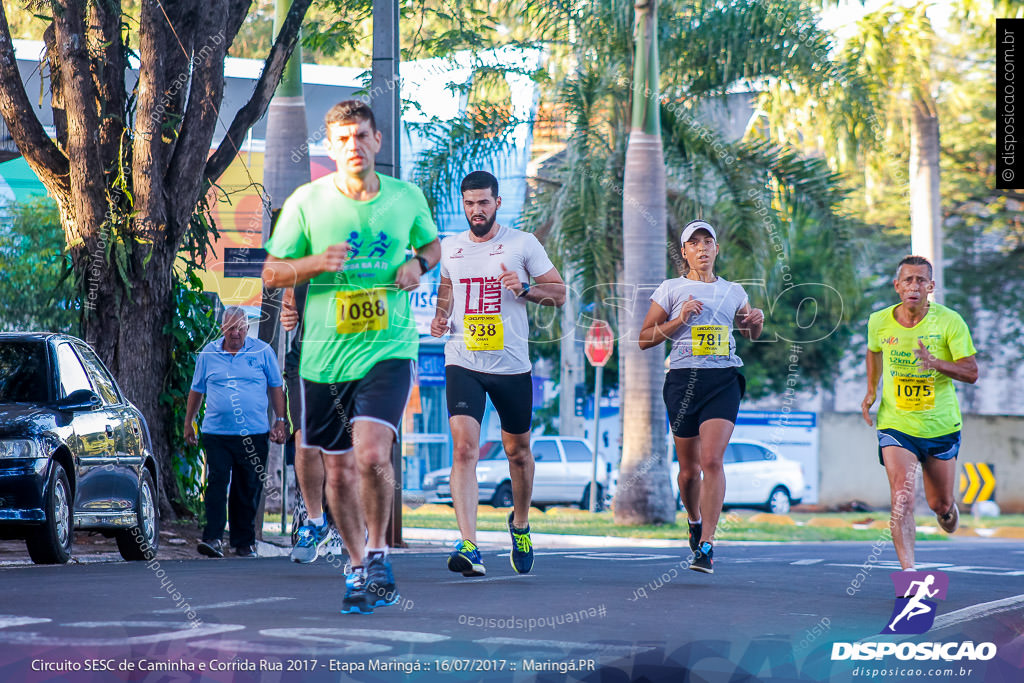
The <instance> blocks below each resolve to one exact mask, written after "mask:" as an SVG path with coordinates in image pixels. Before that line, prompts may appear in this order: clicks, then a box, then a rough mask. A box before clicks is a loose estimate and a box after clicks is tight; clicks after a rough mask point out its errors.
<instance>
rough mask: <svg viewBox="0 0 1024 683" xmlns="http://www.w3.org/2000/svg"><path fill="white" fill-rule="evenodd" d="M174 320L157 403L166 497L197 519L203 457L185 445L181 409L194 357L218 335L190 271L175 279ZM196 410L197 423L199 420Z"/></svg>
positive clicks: (200, 505) (206, 301)
mask: <svg viewBox="0 0 1024 683" xmlns="http://www.w3.org/2000/svg"><path fill="white" fill-rule="evenodd" d="M174 303H175V311H174V320H173V322H172V323H171V324H170V325H168V326H167V327H166V328H165V329H164V334H166V335H169V336H170V337H171V338H172V339H173V345H172V348H171V366H170V372H169V374H168V376H167V379H166V382H165V385H164V390H163V392H161V394H160V402H161V403H162V404H164V405H166V406H168V407H169V408H170V411H171V418H170V420H171V421H170V437H171V443H172V454H173V459H174V460H173V463H174V465H173V466H174V473H175V477H176V481H175V487H174V488H172V490H171V493H170V496H171V499H172V501H173V502H175V503H176V504H177V505H180V506H181V507H182V508H184V509H185V510H186V511H187V512H189V513H191V514H192V515H193V516H194V517H196V518H197V519H200V520H201V518H202V514H203V510H204V508H203V492H204V489H205V487H204V486H203V485H202V483H201V482H202V471H203V454H202V451H201V450H200V448H199V446H191V445H189V444H187V443H185V434H184V424H185V405H186V400H187V399H188V392H189V387H190V386H191V384H192V374H193V373H194V372H195V365H196V360H195V359H196V354H198V353H199V351H200V350H201V349H202V348H203V346H205V345H206V343H207V342H209V341H211V340H212V339H213V338H215V337H216V336H217V334H218V328H217V321H216V320H215V319H214V317H213V307H212V306H211V305H210V300H209V299H208V298H206V296H205V295H204V294H203V283H202V281H201V280H200V279H199V276H198V275H196V273H195V272H194V271H193V270H192V269H188V270H187V271H186V272H185V273H183V274H180V275H179V276H178V277H176V278H175V282H174ZM202 412H203V411H202V410H200V415H199V419H201V418H202Z"/></svg>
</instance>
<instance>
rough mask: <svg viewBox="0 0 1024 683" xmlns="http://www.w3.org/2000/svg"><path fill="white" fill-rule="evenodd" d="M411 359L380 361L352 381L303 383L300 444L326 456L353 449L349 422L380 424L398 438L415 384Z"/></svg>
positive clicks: (306, 380) (350, 423) (304, 381)
mask: <svg viewBox="0 0 1024 683" xmlns="http://www.w3.org/2000/svg"><path fill="white" fill-rule="evenodd" d="M414 372H415V370H414V366H413V362H412V361H411V360H407V359H404V358H392V359H388V360H383V361H381V362H379V363H377V364H376V365H374V366H373V367H372V368H370V371H369V372H367V373H366V375H365V376H363V378H362V379H356V380H352V381H351V382H332V383H328V384H321V383H319V382H311V381H309V380H308V379H303V380H302V445H303V446H306V447H313V448H320V449H321V450H323V451H324V452H325V453H342V452H345V451H349V450H351V449H352V423H353V422H358V421H359V420H368V421H370V422H379V423H382V424H386V425H387V426H389V427H391V429H392V430H393V431H394V432H395V436H396V437H397V436H398V425H399V423H401V421H402V415H403V414H404V413H405V406H406V404H407V403H408V402H409V393H410V392H411V391H412V384H413V381H414Z"/></svg>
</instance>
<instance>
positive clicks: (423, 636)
mask: <svg viewBox="0 0 1024 683" xmlns="http://www.w3.org/2000/svg"><path fill="white" fill-rule="evenodd" d="M260 635H262V636H272V637H274V638H294V639H295V640H307V641H308V640H317V641H320V642H325V643H335V642H338V639H339V638H366V639H368V640H388V641H391V642H395V643H440V642H441V641H443V640H451V638H450V637H448V636H443V635H440V634H438V633H422V632H420V631H386V630H380V629H362V628H266V629H262V630H261V631H260ZM341 642H345V641H341Z"/></svg>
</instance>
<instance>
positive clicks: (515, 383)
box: [444, 365, 533, 434]
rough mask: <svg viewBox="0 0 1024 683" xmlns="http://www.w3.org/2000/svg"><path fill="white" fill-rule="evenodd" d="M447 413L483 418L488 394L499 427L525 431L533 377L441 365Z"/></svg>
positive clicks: (530, 405) (477, 418) (514, 431)
mask: <svg viewBox="0 0 1024 683" xmlns="http://www.w3.org/2000/svg"><path fill="white" fill-rule="evenodd" d="M444 379H445V394H446V397H447V399H448V415H449V416H452V415H468V416H470V417H471V418H473V419H474V420H476V421H477V422H483V419H484V408H486V406H487V397H488V396H489V397H490V398H491V403H493V404H494V409H495V410H496V411H497V413H498V419H499V420H501V431H503V432H506V433H508V434H525V433H527V432H529V431H530V423H531V421H532V418H533V380H532V379H531V378H530V373H528V372H524V373H522V374H518V375H494V374H491V373H487V372H477V371H476V370H468V369H466V368H464V367H461V366H459V365H447V366H445V368H444Z"/></svg>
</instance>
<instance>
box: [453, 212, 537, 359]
mask: <svg viewBox="0 0 1024 683" xmlns="http://www.w3.org/2000/svg"><path fill="white" fill-rule="evenodd" d="M502 265H504V266H505V268H506V269H507V270H511V271H514V272H515V273H516V274H517V275H518V276H519V280H520V281H522V282H529V281H530V278H531V277H536V276H538V275H543V274H545V273H547V272H548V271H550V270H551V269H552V268H554V265H552V263H551V259H549V258H548V255H547V252H545V251H544V247H543V246H541V243H540V242H539V241H538V240H537V238H536V237H535V236H534V235H533V234H531V233H528V232H523V231H521V230H515V229H513V228H508V227H505V226H502V227H500V228H499V230H498V233H497V234H496V235H495V236H494V237H492V238H491V239H489V240H487V241H486V242H474V241H473V240H471V239H470V238H469V231H468V230H467V231H465V232H461V233H459V234H458V235H452V236H451V237H446V238H445V239H444V240H442V242H441V276H442V277H446V278H448V279H449V280H451V281H452V299H453V304H454V306H453V307H452V317H451V320H450V328H451V337H450V338H449V339H448V343H447V344H445V347H444V357H445V365H458V366H460V367H463V368H467V369H469V370H476V371H477V372H487V373H492V374H496V375H517V374H520V373H524V372H529V371H530V368H531V367H532V365H531V363H530V354H529V348H528V342H529V335H530V327H529V322H528V320H527V317H526V299H525V298H524V297H516V295H515V294H513V293H512V292H511V291H510V290H509V289H507V288H505V287H504V286H502V284H501V282H500V280H499V278H500V277H501V272H502V271H501V266H502Z"/></svg>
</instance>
